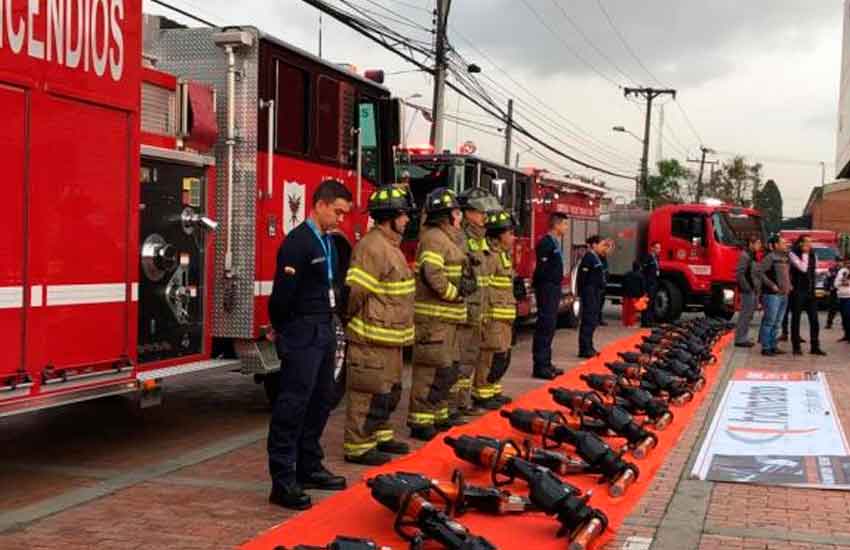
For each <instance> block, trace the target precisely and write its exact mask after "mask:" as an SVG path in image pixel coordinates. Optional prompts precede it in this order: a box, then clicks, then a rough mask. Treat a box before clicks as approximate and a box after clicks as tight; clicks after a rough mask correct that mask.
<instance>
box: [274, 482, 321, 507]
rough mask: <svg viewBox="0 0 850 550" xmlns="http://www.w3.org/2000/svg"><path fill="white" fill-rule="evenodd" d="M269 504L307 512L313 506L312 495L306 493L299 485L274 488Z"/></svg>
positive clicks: (293, 484) (291, 484)
mask: <svg viewBox="0 0 850 550" xmlns="http://www.w3.org/2000/svg"><path fill="white" fill-rule="evenodd" d="M269 502H270V503H271V504H275V505H277V506H281V507H283V508H289V509H290V510H306V509H307V508H310V507H311V506H313V500H312V499H311V498H310V495H308V494H307V493H305V492H304V490H303V489H302V488H301V486H300V485H298V484H297V483H290V484H288V485H282V486H279V487H274V488H272V492H271V494H270V495H269Z"/></svg>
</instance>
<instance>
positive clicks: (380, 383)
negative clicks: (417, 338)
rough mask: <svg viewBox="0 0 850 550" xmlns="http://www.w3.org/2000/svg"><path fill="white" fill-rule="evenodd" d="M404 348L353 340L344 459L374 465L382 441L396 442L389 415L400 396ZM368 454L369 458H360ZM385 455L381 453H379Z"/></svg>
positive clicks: (348, 377) (350, 349)
mask: <svg viewBox="0 0 850 550" xmlns="http://www.w3.org/2000/svg"><path fill="white" fill-rule="evenodd" d="M402 361H403V359H402V350H401V348H389V347H386V348H385V347H380V346H368V345H364V344H359V343H356V342H351V343H350V344H349V348H348V375H347V379H346V383H347V390H348V408H347V410H346V422H345V443H344V446H343V447H344V451H345V458H346V460H349V461H350V462H356V463H363V464H372V463H374V462H379V461H380V459H381V458H383V457H381V456H376V454H375V453H372V452H371V451H375V452H377V447H378V446H379V445H380V444H381V443H386V442H390V441H393V437H394V433H393V430H392V427H391V426H390V425H389V419H390V414H391V413H392V412H393V411H394V410H395V408H396V406H397V405H398V402H399V399H400V398H401V365H402ZM367 453H369V457H368V458H365V459H363V460H365V462H364V461H362V460H358V459H359V458H361V457H363V456H364V455H366V454H367ZM380 454H382V453H380Z"/></svg>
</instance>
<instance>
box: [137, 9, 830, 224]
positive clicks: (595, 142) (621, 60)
mask: <svg viewBox="0 0 850 550" xmlns="http://www.w3.org/2000/svg"><path fill="white" fill-rule="evenodd" d="M332 1H333V0H332ZM348 1H349V3H350V4H353V5H357V6H360V7H364V8H367V9H370V10H372V11H373V12H376V13H382V14H385V13H386V12H385V11H383V8H382V6H384V7H388V8H390V9H392V10H393V11H395V12H397V13H398V14H400V15H401V16H403V17H404V18H406V19H397V22H396V23H393V22H389V24H391V25H392V26H393V28H395V29H397V30H400V31H402V32H404V33H406V34H409V35H410V36H413V37H415V38H419V39H423V40H428V36H429V35H428V34H427V33H425V32H424V31H422V30H419V29H417V28H416V26H417V25H420V26H422V27H430V26H431V16H430V14H429V10H431V9H433V5H434V2H433V0H348ZM172 3H173V4H174V5H176V6H179V7H181V8H184V9H186V10H188V11H192V12H194V13H197V14H198V15H201V16H203V17H206V18H208V19H210V20H212V21H213V22H214V23H219V24H226V25H240V24H250V25H255V26H258V27H260V28H261V29H263V30H264V31H265V32H267V33H270V34H273V35H276V36H277V37H279V38H281V39H283V40H285V41H287V42H290V43H292V44H294V45H296V46H299V47H301V48H304V49H306V50H309V51H311V52H314V53H315V52H317V48H318V39H317V35H318V32H317V31H318V12H317V11H316V10H315V9H314V8H312V7H310V6H307V5H306V4H304V3H303V2H301V1H298V0H277V1H270V0H264V1H261V0H240V1H239V2H232V0H204V1H203V2H201V1H200V0H192V1H189V0H174V1H173V2H172ZM333 3H335V4H337V5H342V4H341V1H340V0H336V1H335V2H333ZM452 4H453V5H452V11H451V14H450V26H451V30H450V34H449V38H450V40H451V42H452V44H453V46H454V47H455V49H456V50H457V51H458V52H459V53H460V54H461V55H462V56H463V57H464V58H465V59H467V60H468V61H470V62H472V63H475V64H477V65H480V66H481V68H482V69H483V72H482V74H481V75H479V77H480V80H481V82H482V83H483V84H485V86H486V87H487V88H488V91H489V92H490V93H491V95H492V97H493V98H494V99H496V100H499V101H503V100H505V99H506V97H508V95H509V94H510V96H512V97H514V98H515V99H516V101H517V105H516V107H515V109H516V111H517V115H518V117H519V120H520V122H521V123H522V124H523V125H524V126H526V127H527V128H528V129H529V130H531V131H533V132H535V133H537V134H539V135H540V136H541V137H542V138H544V139H545V140H547V141H550V142H552V143H553V144H554V145H556V146H557V147H559V148H561V149H563V150H565V151H568V152H569V153H570V154H573V155H574V156H576V157H579V158H582V159H585V160H587V161H588V162H591V163H593V164H603V163H604V165H605V166H606V167H609V168H612V169H614V170H615V171H617V172H625V173H630V174H633V173H636V172H637V170H638V164H639V158H640V147H641V146H640V143H639V142H638V140H636V139H634V138H632V137H630V136H628V135H626V134H622V133H615V132H612V131H611V127H612V126H615V125H622V126H625V127H626V128H627V129H629V130H630V131H632V132H634V133H637V134H642V132H643V124H644V122H643V117H644V110H643V108H642V107H641V106H639V105H636V104H634V102H633V101H628V100H626V99H625V98H624V97H623V92H622V89H621V88H620V86H634V85H651V86H656V87H659V86H660V85H662V84H663V85H664V86H665V87H671V88H675V89H676V90H677V91H678V100H677V103H678V105H677V104H676V103H673V102H670V101H669V100H667V99H665V100H664V101H665V102H667V103H666V105H664V107H663V110H664V126H663V132H664V139H663V140H662V142H661V143H662V154H663V157H664V158H670V157H673V158H678V159H680V160H685V158H686V153H688V154H689V155H690V157H691V158H696V157H697V155H698V147H699V144H700V143H703V144H705V145H706V146H708V147H711V148H713V149H716V150H717V151H719V152H723V154H722V155H720V154H719V155H716V156H715V158H719V159H720V160H722V159H724V158H726V154H727V153H741V154H744V155H746V156H747V157H748V159H749V160H751V161H757V162H762V163H763V164H764V176H765V179H768V178H773V179H775V180H776V181H777V182H778V183H779V187H780V189H781V191H782V194H783V197H784V200H785V212H784V214H785V216H796V215H799V214H800V213H801V211H802V208H803V206H804V205H805V202H806V199H807V197H808V196H809V192H810V191H811V188H812V187H813V186H814V185H817V184H819V183H820V178H821V168H820V166H819V164H818V163H819V162H821V161H823V162H826V163H827V164H826V173H827V180H829V179H830V178H831V177H832V176H833V174H834V166H833V164H834V159H835V131H836V124H837V110H838V106H837V102H838V90H839V80H840V64H841V47H842V44H841V43H842V13H843V11H842V4H843V2H842V0H815V1H804V0H746V1H741V0H714V1H713V2H705V1H704V0H643V1H641V2H635V1H634V0H569V1H567V0H453V3H452ZM600 4H601V5H602V6H603V7H604V8H605V9H606V10H607V12H608V14H609V15H610V17H611V20H612V21H613V24H614V27H615V28H616V29H617V30H618V31H619V32H620V33H621V34H622V36H623V37H624V39H625V42H626V44H627V45H628V47H629V48H630V49H631V50H632V52H633V53H634V55H632V52H629V51H628V50H627V46H626V45H624V44H623V42H622V41H621V40H620V39H619V38H618V35H617V34H616V32H617V31H615V30H614V27H612V25H611V24H610V23H609V22H608V20H607V19H606V17H605V14H604V13H603V11H602V9H601V8H600ZM145 9H146V11H148V12H151V13H167V12H166V11H164V10H163V9H162V8H160V7H158V6H156V5H154V4H152V3H151V2H149V1H148V0H145ZM171 15H172V16H173V14H171ZM176 18H177V19H180V18H179V17H176ZM411 21H412V22H411ZM541 21H542V22H541ZM414 23H415V24H417V25H414ZM323 28H324V33H323V36H324V39H323V56H324V57H325V58H327V59H329V60H331V61H335V62H347V63H352V64H354V65H356V66H357V67H358V68H359V69H361V70H362V69H366V68H383V69H384V70H386V71H387V72H388V73H392V72H398V71H405V70H409V69H410V68H411V67H410V66H409V65H407V64H406V63H405V62H404V61H403V60H401V59H399V58H397V57H395V56H394V55H393V54H392V53H390V52H387V51H385V50H383V49H382V48H380V47H379V46H378V45H376V44H374V43H372V42H370V41H368V40H367V39H366V38H364V37H362V36H361V35H359V34H357V33H355V32H354V31H351V30H349V29H348V28H346V27H344V26H343V25H342V24H340V23H337V22H335V21H333V20H330V19H329V18H328V17H324V18H323ZM577 28H578V29H580V32H579V31H578V30H577ZM582 34H583V35H584V36H582ZM485 77H486V78H490V79H492V80H494V81H495V82H496V83H497V84H498V85H499V86H500V88H501V89H500V88H497V87H496V86H495V85H494V84H492V83H490V82H488V81H487V80H486V78H485ZM656 79H657V80H656ZM517 83H518V84H519V85H521V86H522V88H520V86H518V85H517ZM387 85H388V86H389V87H390V88H391V89H392V91H393V93H394V95H397V96H400V97H409V96H411V95H414V94H421V96H422V97H421V98H416V99H413V100H411V101H413V102H418V103H421V104H422V105H429V104H430V97H431V81H430V77H428V76H427V75H423V74H421V73H406V74H395V75H389V76H388V77H387ZM531 94H533V95H531ZM446 106H447V110H448V112H449V113H460V116H462V117H463V118H465V119H468V120H475V121H480V123H482V124H484V125H487V126H483V127H482V128H483V129H485V130H486V131H487V132H488V133H492V134H497V135H488V133H483V132H481V131H478V130H474V129H470V128H465V127H462V126H461V127H457V126H456V125H455V124H453V123H451V122H450V123H449V124H448V125H447V128H446V134H445V143H446V146H447V147H451V148H454V147H456V146H457V144H459V143H463V142H464V141H467V140H471V141H473V142H474V143H475V144H476V145H477V147H478V149H479V153H480V154H481V155H483V156H486V157H489V158H493V159H502V158H503V142H502V140H501V139H500V138H499V137H498V134H499V133H500V127H501V125H500V123H499V122H498V121H496V120H493V119H488V118H487V117H484V116H482V114H481V112H480V111H477V110H476V109H475V108H474V106H473V105H471V104H470V103H469V102H467V101H465V100H462V101H458V98H457V96H455V95H452V94H449V96H448V97H447V100H446ZM659 114H660V112H658V111H656V112H654V114H653V116H654V117H655V121H654V122H657V121H658V119H659ZM687 119H690V122H691V124H689V123H688V121H687ZM407 121H408V123H409V124H411V127H412V130H411V132H410V134H409V136H408V143H410V144H413V143H425V142H427V135H428V125H427V123H426V122H425V121H424V119H423V118H422V116H421V115H417V116H415V118H412V116H410V115H409V116H408V118H407ZM490 126H492V127H490ZM654 126H655V125H654ZM691 126H693V128H692V127H691ZM658 141H659V138H658V126H655V128H654V130H653V134H652V137H651V155H650V158H651V159H652V160H653V161H654V160H655V159H656V158H657V157H658ZM514 151H515V152H520V153H521V158H520V164H521V165H528V164H536V165H543V166H545V167H547V168H550V169H551V170H553V171H555V172H559V173H563V172H564V170H565V169H569V170H572V171H574V172H577V173H584V174H588V175H592V173H591V172H588V171H587V170H585V169H583V168H580V167H578V166H576V165H573V164H571V163H570V162H569V161H566V160H563V159H558V160H557V165H558V166H556V165H555V164H553V163H552V162H545V161H543V160H542V159H540V158H538V156H537V155H540V154H543V155H545V156H547V157H549V158H550V159H556V158H557V157H555V156H554V155H553V154H552V153H549V152H546V151H545V150H543V149H542V148H540V147H534V148H533V149H531V150H529V148H528V147H525V146H522V145H519V144H515V145H514ZM799 161H804V162H799ZM691 166H692V167H693V168H697V166H696V165H691ZM604 179H605V180H606V182H607V183H608V185H609V186H611V187H612V188H616V189H624V190H625V189H631V188H633V183H632V182H629V181H627V180H623V179H616V178H611V177H608V176H604Z"/></svg>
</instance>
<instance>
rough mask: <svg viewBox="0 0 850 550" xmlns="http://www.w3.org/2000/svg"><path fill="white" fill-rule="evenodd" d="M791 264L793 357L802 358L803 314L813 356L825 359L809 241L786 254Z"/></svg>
mask: <svg viewBox="0 0 850 550" xmlns="http://www.w3.org/2000/svg"><path fill="white" fill-rule="evenodd" d="M788 259H789V260H790V262H791V285H792V286H793V290H792V292H791V343H792V345H793V347H794V355H802V354H803V349H802V347H801V343H802V342H801V341H800V317H802V315H803V312H804V311H805V312H806V318H807V319H808V321H809V339H810V340H809V341H810V342H811V343H810V346H811V351H810V353H811V354H812V355H826V353H824V351H823V350H821V349H820V340H819V337H820V321H819V319H818V304H817V298H816V297H815V264H816V263H817V260H816V259H815V254H814V252H812V240H811V239H810V238H809V237H808V236H806V235H803V236H801V237H800V238H799V239H797V241H796V242H795V243H794V248H793V250H791V252H790V253H789V254H788Z"/></svg>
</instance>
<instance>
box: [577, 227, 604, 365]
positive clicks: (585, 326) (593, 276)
mask: <svg viewBox="0 0 850 550" xmlns="http://www.w3.org/2000/svg"><path fill="white" fill-rule="evenodd" d="M607 246H608V245H607V242H605V241H604V240H603V239H601V238H600V237H599V235H592V236H590V237H588V238H587V247H588V251H587V254H585V255H584V257H582V259H581V263H580V264H579V266H578V280H577V281H576V288H577V289H578V294H579V297H580V298H581V320H580V322H579V336H578V356H579V357H581V358H583V359H587V358H590V357H596V356H597V355H599V352H598V351H596V348H595V347H594V345H593V333H594V332H595V331H596V327H597V326H598V325H599V308H600V307H601V304H600V303H599V299H600V298H601V296H602V290H603V289H604V288H605V272H604V266H603V264H602V259H601V256H602V255H604V254H605V252H606V251H607Z"/></svg>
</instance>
